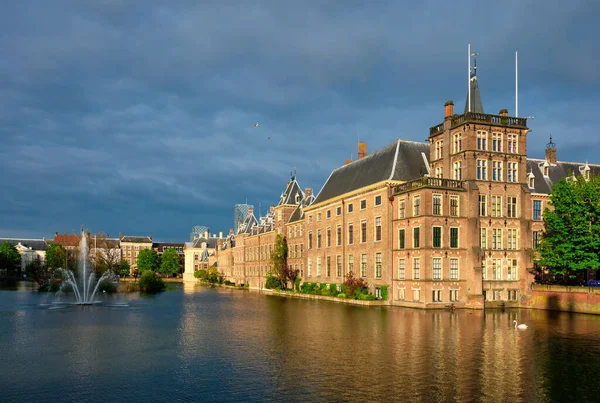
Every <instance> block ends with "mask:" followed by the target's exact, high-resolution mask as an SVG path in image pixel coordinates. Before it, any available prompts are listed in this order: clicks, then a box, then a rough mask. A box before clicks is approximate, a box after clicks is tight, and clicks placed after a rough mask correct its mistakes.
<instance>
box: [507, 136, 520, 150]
mask: <svg viewBox="0 0 600 403" xmlns="http://www.w3.org/2000/svg"><path fill="white" fill-rule="evenodd" d="M506 151H507V152H509V153H512V154H516V153H517V135H516V134H509V135H508V141H507V150H506Z"/></svg>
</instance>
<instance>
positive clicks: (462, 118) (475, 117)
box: [430, 112, 527, 131]
mask: <svg viewBox="0 0 600 403" xmlns="http://www.w3.org/2000/svg"><path fill="white" fill-rule="evenodd" d="M466 122H471V123H487V124H490V125H496V126H514V127H523V128H526V127H527V118H515V117H511V116H502V115H488V114H487V113H475V112H467V113H463V114H462V115H455V116H453V117H452V127H456V126H459V125H461V124H463V123H466ZM436 127H437V126H436ZM431 130H433V128H431V129H430V131H431Z"/></svg>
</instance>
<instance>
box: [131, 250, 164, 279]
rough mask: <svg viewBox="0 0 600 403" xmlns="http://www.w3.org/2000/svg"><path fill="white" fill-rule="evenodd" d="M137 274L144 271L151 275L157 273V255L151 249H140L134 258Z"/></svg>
mask: <svg viewBox="0 0 600 403" xmlns="http://www.w3.org/2000/svg"><path fill="white" fill-rule="evenodd" d="M136 263H137V268H138V272H139V273H140V274H142V273H143V272H145V271H151V272H152V273H154V272H156V271H158V268H159V267H160V261H159V259H158V254H157V253H156V251H155V250H153V249H142V250H141V251H140V253H138V256H137V258H136Z"/></svg>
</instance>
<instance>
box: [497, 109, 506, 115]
mask: <svg viewBox="0 0 600 403" xmlns="http://www.w3.org/2000/svg"><path fill="white" fill-rule="evenodd" d="M498 113H499V114H500V116H508V109H500V112H498Z"/></svg>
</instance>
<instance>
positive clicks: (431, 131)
mask: <svg viewBox="0 0 600 403" xmlns="http://www.w3.org/2000/svg"><path fill="white" fill-rule="evenodd" d="M443 131H444V124H443V123H440V124H439V125H437V126H433V127H432V128H430V129H429V135H430V136H434V135H436V134H438V133H441V132H443Z"/></svg>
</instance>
